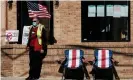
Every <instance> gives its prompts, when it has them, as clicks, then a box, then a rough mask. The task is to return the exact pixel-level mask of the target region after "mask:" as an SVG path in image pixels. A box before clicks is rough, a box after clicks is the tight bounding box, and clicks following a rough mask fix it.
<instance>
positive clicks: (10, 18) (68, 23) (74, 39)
mask: <svg viewBox="0 0 133 80" xmlns="http://www.w3.org/2000/svg"><path fill="white" fill-rule="evenodd" d="M132 6H133V2H132V1H130V13H129V14H130V17H129V19H130V20H129V21H130V27H129V28H130V29H129V30H130V31H129V32H130V35H129V36H130V40H129V41H115V42H113V41H102V42H101V41H94V42H89V41H88V42H83V41H82V35H81V34H82V25H81V24H82V20H81V19H82V15H81V14H82V13H81V11H82V10H81V9H82V8H81V7H82V5H81V1H59V5H58V7H55V2H53V13H54V15H53V35H54V38H55V39H56V41H57V43H54V44H53V45H48V53H47V57H46V58H45V59H44V63H43V67H42V74H41V77H43V78H44V77H46V76H61V74H59V73H58V68H59V66H60V65H59V64H57V63H56V60H57V59H59V58H62V57H63V56H64V54H63V53H64V50H66V49H73V48H78V49H82V50H83V51H84V52H85V58H88V59H89V60H93V59H94V55H93V53H94V50H95V49H99V48H106V49H110V50H112V51H113V52H114V55H113V57H114V59H115V60H117V61H118V62H119V66H116V69H117V73H118V75H119V77H120V78H121V79H127V80H128V79H133V18H132V17H133V8H132ZM1 9H2V27H1V33H2V35H1V43H2V44H1V58H2V60H1V61H2V62H1V64H2V66H1V69H2V76H3V77H13V76H14V77H26V76H27V75H28V69H29V67H28V62H29V60H28V52H27V51H26V49H25V47H26V46H24V45H21V44H16V43H15V44H9V43H6V42H5V36H4V35H5V31H6V30H7V29H8V30H14V29H17V28H18V26H17V2H15V1H14V2H13V3H12V9H9V4H7V3H6V2H4V1H2V5H1ZM88 23H89V22H88ZM87 27H89V25H88V26H87ZM87 69H88V72H90V71H91V69H92V66H90V65H88V66H87Z"/></svg>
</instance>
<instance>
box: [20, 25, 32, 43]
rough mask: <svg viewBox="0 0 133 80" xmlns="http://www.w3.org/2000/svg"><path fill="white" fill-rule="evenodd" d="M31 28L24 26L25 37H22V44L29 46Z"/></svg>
mask: <svg viewBox="0 0 133 80" xmlns="http://www.w3.org/2000/svg"><path fill="white" fill-rule="evenodd" d="M30 28H31V26H24V28H23V36H22V44H23V45H27V43H28V39H29V32H30Z"/></svg>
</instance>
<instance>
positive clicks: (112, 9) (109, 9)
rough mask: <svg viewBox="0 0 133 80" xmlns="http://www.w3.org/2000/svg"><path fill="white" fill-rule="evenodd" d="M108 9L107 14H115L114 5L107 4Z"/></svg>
mask: <svg viewBox="0 0 133 80" xmlns="http://www.w3.org/2000/svg"><path fill="white" fill-rule="evenodd" d="M106 11H107V15H106V16H113V14H114V6H113V5H107V8H106Z"/></svg>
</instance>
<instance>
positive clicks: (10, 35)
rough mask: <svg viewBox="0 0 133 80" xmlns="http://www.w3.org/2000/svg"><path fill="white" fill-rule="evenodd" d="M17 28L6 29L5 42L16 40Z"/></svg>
mask: <svg viewBox="0 0 133 80" xmlns="http://www.w3.org/2000/svg"><path fill="white" fill-rule="evenodd" d="M18 36H19V30H6V39H5V41H6V42H18Z"/></svg>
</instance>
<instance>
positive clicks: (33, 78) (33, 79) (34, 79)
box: [31, 78, 39, 80]
mask: <svg viewBox="0 0 133 80" xmlns="http://www.w3.org/2000/svg"><path fill="white" fill-rule="evenodd" d="M31 80H39V79H35V78H33V79H31Z"/></svg>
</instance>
